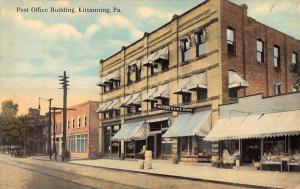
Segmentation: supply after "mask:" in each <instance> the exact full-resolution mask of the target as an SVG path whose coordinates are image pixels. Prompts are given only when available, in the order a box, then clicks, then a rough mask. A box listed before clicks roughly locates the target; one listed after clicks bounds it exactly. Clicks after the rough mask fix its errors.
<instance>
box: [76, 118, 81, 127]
mask: <svg viewBox="0 0 300 189" xmlns="http://www.w3.org/2000/svg"><path fill="white" fill-rule="evenodd" d="M80 124H81V119H80V117H78V121H77V127H80Z"/></svg>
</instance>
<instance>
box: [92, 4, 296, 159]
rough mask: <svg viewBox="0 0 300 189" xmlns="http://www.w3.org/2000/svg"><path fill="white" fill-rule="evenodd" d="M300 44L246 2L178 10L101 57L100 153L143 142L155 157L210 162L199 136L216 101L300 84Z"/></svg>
mask: <svg viewBox="0 0 300 189" xmlns="http://www.w3.org/2000/svg"><path fill="white" fill-rule="evenodd" d="M299 50H300V41H299V40H297V39H294V38H293V37H290V36H288V35H286V34H283V33H281V32H279V31H277V30H275V29H273V28H270V27H268V26H265V25H264V24H262V23H259V22H257V21H255V20H254V19H253V18H250V17H248V16H247V6H246V5H241V6H239V5H236V4H233V3H231V2H229V1H226V0H216V1H212V0H207V1H204V2H203V3H201V4H199V5H198V6H196V7H194V8H192V9H191V10H189V11H187V12H185V13H183V14H182V15H180V16H178V15H174V16H173V18H172V20H171V21H170V22H168V23H166V24H165V25H163V26H162V27H160V28H158V29H156V30H155V31H153V32H151V33H145V35H144V37H143V38H141V39H140V40H138V41H136V42H135V43H133V44H131V45H129V46H128V47H122V49H121V50H120V51H119V52H117V53H115V54H114V55H112V56H111V57H109V58H107V59H106V60H101V61H100V81H99V83H98V85H99V86H100V87H101V94H100V105H99V108H98V110H97V112H98V113H99V119H100V128H99V138H100V143H99V145H100V146H99V148H100V153H101V155H102V156H108V157H117V158H121V157H122V158H123V157H134V158H138V157H139V156H140V155H141V154H142V151H143V149H144V148H143V147H146V148H147V149H148V150H151V151H152V152H153V157H154V158H161V159H168V158H170V157H173V156H174V154H176V155H178V156H179V157H180V159H181V160H197V161H198V160H201V161H210V158H209V157H210V156H211V155H213V154H212V153H213V152H211V150H210V149H211V147H210V144H209V143H207V142H205V141H203V140H202V139H203V137H205V136H206V135H207V134H208V132H209V131H210V129H211V127H212V126H213V125H214V123H215V121H216V120H217V119H218V107H219V105H221V104H227V103H231V102H235V101H236V100H237V99H238V98H239V97H242V96H246V95H252V94H256V93H262V94H263V96H272V95H280V94H284V93H289V92H293V91H297V90H298V88H299V76H300V66H299V62H298V57H299V53H300V52H299ZM169 106H174V107H175V108H174V107H173V109H172V110H171V109H170V107H169ZM176 107H185V108H192V109H193V110H192V111H193V112H192V113H189V112H180V111H178V110H176ZM174 109H175V110H176V111H173V110H174Z"/></svg>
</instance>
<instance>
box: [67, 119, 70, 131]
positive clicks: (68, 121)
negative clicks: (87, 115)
mask: <svg viewBox="0 0 300 189" xmlns="http://www.w3.org/2000/svg"><path fill="white" fill-rule="evenodd" d="M67 127H68V129H70V121H68V126H67Z"/></svg>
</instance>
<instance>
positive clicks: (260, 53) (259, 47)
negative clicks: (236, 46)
mask: <svg viewBox="0 0 300 189" xmlns="http://www.w3.org/2000/svg"><path fill="white" fill-rule="evenodd" d="M256 61H257V62H264V42H263V41H262V40H261V39H257V40H256Z"/></svg>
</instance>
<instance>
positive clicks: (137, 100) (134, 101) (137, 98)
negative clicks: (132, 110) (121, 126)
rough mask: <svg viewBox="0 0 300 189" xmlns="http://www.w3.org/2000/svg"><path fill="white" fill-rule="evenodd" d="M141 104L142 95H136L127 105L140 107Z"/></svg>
mask: <svg viewBox="0 0 300 189" xmlns="http://www.w3.org/2000/svg"><path fill="white" fill-rule="evenodd" d="M140 104H141V93H140V92H138V93H135V94H133V95H132V97H131V98H130V99H129V100H128V102H127V103H126V105H128V106H132V105H140Z"/></svg>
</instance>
